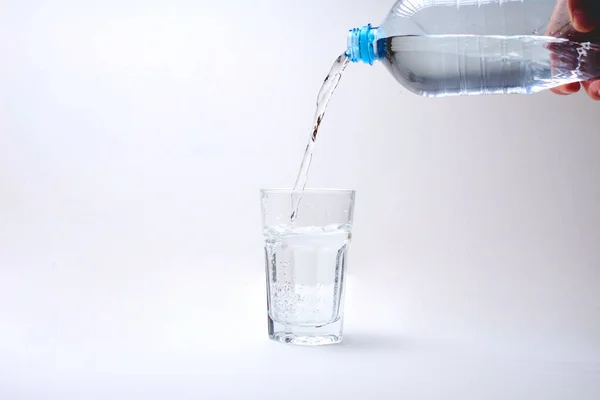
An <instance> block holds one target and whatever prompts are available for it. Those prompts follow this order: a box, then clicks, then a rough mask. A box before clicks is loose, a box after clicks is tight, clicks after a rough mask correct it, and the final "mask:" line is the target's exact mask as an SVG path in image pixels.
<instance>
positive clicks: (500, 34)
mask: <svg viewBox="0 0 600 400" xmlns="http://www.w3.org/2000/svg"><path fill="white" fill-rule="evenodd" d="M599 1H600V0H599ZM594 36H595V40H596V42H595V43H594V42H590V41H589V39H588V40H586V39H587V38H586V36H585V35H583V34H580V33H577V32H576V31H575V30H574V29H573V27H572V25H571V23H570V17H569V12H568V9H567V1H566V0H558V1H556V0H399V1H398V2H397V3H396V4H395V5H394V7H393V8H392V9H391V11H390V13H389V14H388V16H387V18H386V19H385V20H384V21H383V22H382V23H381V24H380V25H379V26H378V27H372V26H371V25H370V24H369V25H367V26H365V27H363V28H359V29H352V30H351V31H350V33H349V37H348V50H347V53H346V54H347V56H348V57H349V58H350V60H351V61H352V62H359V61H362V62H364V63H367V64H373V63H374V62H375V61H381V62H382V63H383V64H384V65H385V66H386V67H387V69H388V70H389V71H390V72H391V74H392V75H393V76H394V77H395V78H396V80H397V81H398V82H399V83H400V84H401V85H403V86H404V87H405V88H407V89H409V90H410V91H412V92H414V93H417V94H419V95H422V96H428V97H442V96H456V95H479V94H529V93H537V92H540V91H542V90H545V89H550V88H553V87H557V86H560V85H562V84H565V83H570V82H577V81H585V80H589V79H592V78H598V77H600V43H598V40H600V39H599V38H600V35H598V34H595V35H594ZM591 37H592V38H593V36H591Z"/></svg>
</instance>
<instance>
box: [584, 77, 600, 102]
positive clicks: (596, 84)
mask: <svg viewBox="0 0 600 400" xmlns="http://www.w3.org/2000/svg"><path fill="white" fill-rule="evenodd" d="M586 91H587V94H588V96H590V98H591V99H592V100H596V101H600V80H596V81H593V82H591V83H590V84H589V85H588V86H587V88H586Z"/></svg>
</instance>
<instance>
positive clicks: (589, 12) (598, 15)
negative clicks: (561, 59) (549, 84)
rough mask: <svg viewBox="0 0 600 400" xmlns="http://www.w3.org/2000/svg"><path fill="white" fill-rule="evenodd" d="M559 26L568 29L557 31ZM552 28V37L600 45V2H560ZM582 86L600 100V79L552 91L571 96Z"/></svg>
mask: <svg viewBox="0 0 600 400" xmlns="http://www.w3.org/2000/svg"><path fill="white" fill-rule="evenodd" d="M567 18H568V19H567ZM565 19H567V21H569V23H567V25H564V20H565ZM561 20H562V21H563V22H562V23H561V22H560V21H561ZM559 25H563V26H562V28H565V27H567V29H557V26H559ZM550 26H551V27H550V31H551V32H550V34H551V35H552V36H559V37H568V38H569V39H571V40H575V41H581V42H583V41H590V42H595V43H599V42H600V0H558V3H557V6H556V8H555V11H554V15H553V17H552V21H551V24H550ZM554 31H555V32H554ZM582 86H583V88H584V89H585V91H586V92H587V94H588V96H590V98H591V99H592V100H600V79H593V80H590V81H585V82H581V83H579V82H573V83H569V84H566V85H563V86H559V87H557V88H553V89H551V90H552V91H553V92H554V93H556V94H560V95H569V94H573V93H577V92H578V91H579V89H581V87H582Z"/></svg>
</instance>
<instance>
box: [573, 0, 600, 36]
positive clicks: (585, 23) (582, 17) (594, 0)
mask: <svg viewBox="0 0 600 400" xmlns="http://www.w3.org/2000/svg"><path fill="white" fill-rule="evenodd" d="M569 13H570V14H571V21H572V22H573V27H574V28H575V29H577V30H578V31H579V32H590V31H593V30H594V29H596V28H597V27H598V26H599V25H600V1H598V0H569Z"/></svg>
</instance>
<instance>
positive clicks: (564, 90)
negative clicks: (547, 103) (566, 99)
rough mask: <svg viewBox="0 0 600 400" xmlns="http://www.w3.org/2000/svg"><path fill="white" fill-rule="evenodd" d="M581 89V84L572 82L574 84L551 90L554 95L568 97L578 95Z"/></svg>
mask: <svg viewBox="0 0 600 400" xmlns="http://www.w3.org/2000/svg"><path fill="white" fill-rule="evenodd" d="M580 88H581V85H580V84H579V82H572V83H567V84H566V85H562V86H559V87H555V88H552V89H550V90H551V91H552V92H553V93H556V94H559V95H562V96H566V95H569V94H573V93H577V92H579V89H580Z"/></svg>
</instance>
